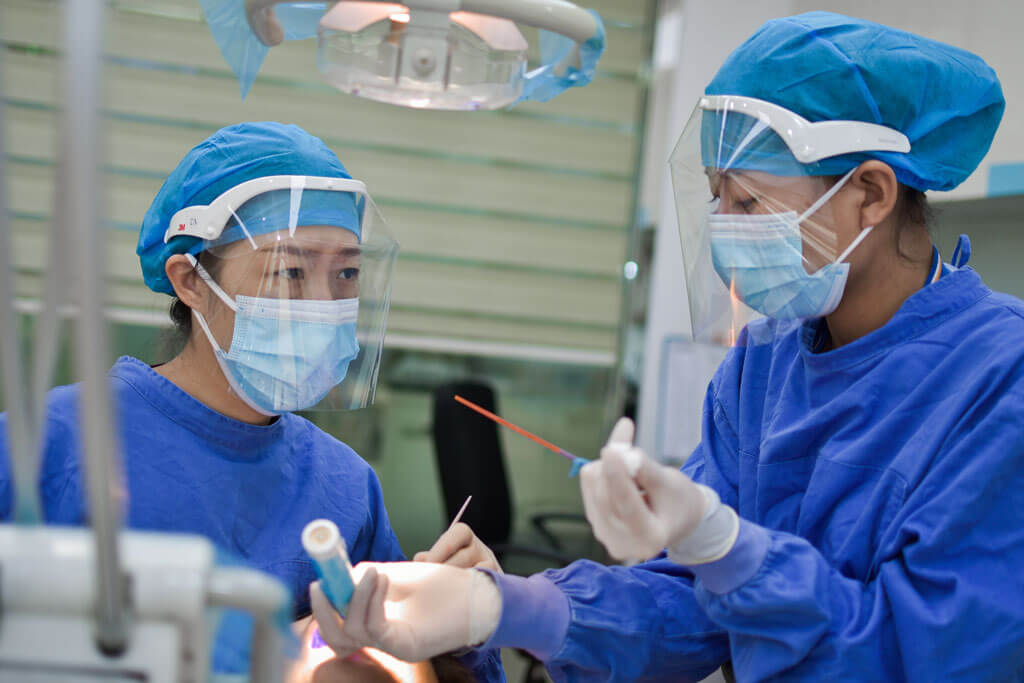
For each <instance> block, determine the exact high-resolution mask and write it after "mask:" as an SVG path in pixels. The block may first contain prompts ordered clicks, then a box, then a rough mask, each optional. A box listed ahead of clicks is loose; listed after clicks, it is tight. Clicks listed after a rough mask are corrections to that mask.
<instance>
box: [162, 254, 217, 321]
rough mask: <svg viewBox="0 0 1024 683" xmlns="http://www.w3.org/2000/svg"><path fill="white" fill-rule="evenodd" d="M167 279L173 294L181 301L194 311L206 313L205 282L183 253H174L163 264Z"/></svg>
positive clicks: (206, 291)
mask: <svg viewBox="0 0 1024 683" xmlns="http://www.w3.org/2000/svg"><path fill="white" fill-rule="evenodd" d="M164 272H165V273H167V279H168V280H170V281H171V286H172V287H174V294H175V296H177V297H178V298H179V299H181V302H182V303H183V304H185V305H186V306H188V307H189V308H191V309H192V310H194V311H199V312H200V313H203V314H205V313H206V295H207V293H208V290H207V288H206V283H204V282H203V281H202V278H200V277H199V273H197V272H196V269H195V268H194V267H193V266H192V264H191V263H190V262H189V260H188V258H186V257H185V255H184V254H175V255H173V256H171V257H170V258H168V259H167V263H165V264H164Z"/></svg>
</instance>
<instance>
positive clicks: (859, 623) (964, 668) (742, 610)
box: [692, 370, 1024, 681]
mask: <svg viewBox="0 0 1024 683" xmlns="http://www.w3.org/2000/svg"><path fill="white" fill-rule="evenodd" d="M1012 374H1013V375H1015V377H1013V378H1012V379H1009V378H1003V380H1002V381H1000V382H997V383H996V386H993V387H992V388H991V389H990V390H989V391H988V395H979V396H977V397H976V400H974V401H972V403H971V407H970V408H969V409H968V410H967V411H966V412H965V413H964V414H962V415H960V416H959V417H958V419H957V421H956V423H955V424H954V425H953V427H952V429H951V430H950V434H949V436H948V437H947V439H946V442H945V447H944V448H943V449H942V451H941V452H940V453H939V454H937V455H936V456H935V457H934V460H933V462H931V463H928V464H927V467H926V469H925V471H924V474H923V476H922V477H921V478H920V481H919V482H917V483H915V485H914V486H913V487H912V490H909V491H908V492H907V493H906V495H905V497H904V502H903V505H902V507H901V508H900V510H899V512H898V513H897V515H896V517H895V520H894V522H893V524H892V526H891V529H890V530H889V531H887V532H886V534H885V535H884V536H883V540H882V545H881V546H880V556H881V557H882V561H881V562H880V563H879V565H878V568H877V571H874V572H871V574H870V579H869V580H858V579H856V578H853V577H851V576H848V575H845V574H844V573H843V571H842V569H841V568H837V567H835V566H831V565H830V563H829V562H828V561H827V559H826V558H825V557H824V556H823V555H822V554H821V553H820V552H819V551H818V550H817V549H816V548H815V547H814V546H813V545H811V543H809V542H808V541H807V540H806V539H804V538H802V537H799V536H796V535H793V534H790V533H785V532H780V531H775V530H769V529H766V528H764V527H761V526H758V525H756V524H753V523H751V522H749V521H745V520H744V521H742V522H741V530H740V535H739V538H738V541H737V544H736V546H735V547H734V549H733V550H732V551H731V552H730V554H729V555H727V556H726V557H725V558H723V560H720V561H719V562H715V563H711V564H708V565H702V566H696V567H693V568H692V569H693V571H694V573H695V574H696V581H695V596H696V600H697V602H698V603H699V604H700V606H701V607H702V608H703V610H704V611H705V612H706V614H707V615H708V617H710V619H711V620H712V621H713V622H714V623H715V624H716V625H717V626H718V627H720V628H722V629H725V630H726V631H727V632H728V633H729V640H730V645H731V651H732V662H733V667H734V670H735V673H736V676H737V678H738V679H739V680H744V681H760V680H767V679H773V678H777V677H784V678H787V679H790V678H792V679H808V680H810V679H815V680H825V679H829V678H836V679H841V680H851V679H856V680H904V679H907V680H1021V679H1022V678H1024V664H1022V662H1024V581H1022V580H1021V574H1020V571H1021V567H1024V516H1022V511H1024V421H1022V420H1021V415H1022V412H1021V411H1022V406H1024V371H1019V370H1018V371H1017V372H1015V373H1012ZM716 455H718V454H716V453H715V451H714V450H713V449H708V450H705V451H704V452H703V456H704V458H705V461H704V462H703V463H702V468H703V470H704V472H703V474H704V475H705V477H707V476H708V475H713V476H712V478H720V479H727V478H728V472H729V464H728V461H723V460H719V459H717V458H716ZM719 483H721V482H719ZM715 488H716V489H719V488H720V487H719V486H715ZM723 498H725V497H724V496H723Z"/></svg>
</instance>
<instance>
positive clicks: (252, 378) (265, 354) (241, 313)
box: [193, 263, 359, 415]
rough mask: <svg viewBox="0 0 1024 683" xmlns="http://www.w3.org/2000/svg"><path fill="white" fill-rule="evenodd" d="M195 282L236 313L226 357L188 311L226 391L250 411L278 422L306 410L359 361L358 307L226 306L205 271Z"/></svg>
mask: <svg viewBox="0 0 1024 683" xmlns="http://www.w3.org/2000/svg"><path fill="white" fill-rule="evenodd" d="M195 266H196V270H197V272H198V273H199V275H200V277H202V278H203V280H204V281H206V283H207V284H208V285H210V287H211V289H213V291H214V293H216V294H217V296H218V297H220V299H221V300H222V301H224V303H225V304H227V305H228V306H229V307H230V308H231V309H233V310H234V311H235V327H234V331H233V333H232V335H231V347H230V348H229V349H228V351H227V352H226V353H225V352H224V350H223V349H221V348H220V345H219V344H217V340H216V339H214V336H213V334H212V333H211V332H210V328H209V326H208V325H207V324H206V320H205V319H204V318H203V315H202V314H201V313H199V312H198V311H193V314H194V315H195V317H196V320H197V321H198V322H199V325H200V327H202V329H203V332H204V333H205V334H206V338H207V339H208V340H209V341H210V344H211V346H213V352H214V354H215V356H216V357H217V362H218V364H219V365H220V367H221V370H222V371H223V372H224V376H225V377H226V378H227V380H228V383H229V384H230V385H231V388H232V389H233V390H234V391H235V393H237V394H238V395H239V397H241V399H242V400H243V401H245V402H246V404H248V405H249V406H250V407H251V408H252V409H253V410H256V411H257V412H259V413H262V414H265V415H277V414H280V413H284V412H290V411H293V410H303V409H306V408H311V407H313V406H315V405H316V404H317V403H319V402H320V401H321V400H323V398H324V397H325V396H326V395H327V394H328V393H329V392H330V391H331V389H333V388H334V387H335V386H337V385H339V384H341V382H342V381H343V380H344V379H345V375H346V374H347V373H348V366H349V363H351V362H352V361H353V360H354V359H355V358H356V356H358V355H359V344H358V342H357V341H356V321H357V318H358V315H359V299H337V300H303V299H269V298H264V297H249V296H238V297H236V298H235V299H231V297H229V296H228V295H227V294H226V293H225V292H224V290H223V289H221V288H220V286H219V285H217V283H216V282H214V281H213V279H212V278H211V277H210V275H209V274H208V273H207V272H206V270H205V269H203V267H202V266H201V265H199V264H198V263H196V264H195Z"/></svg>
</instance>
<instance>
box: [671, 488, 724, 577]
mask: <svg viewBox="0 0 1024 683" xmlns="http://www.w3.org/2000/svg"><path fill="white" fill-rule="evenodd" d="M697 488H698V489H699V490H700V492H701V494H702V495H703V496H704V514H703V516H702V517H701V520H700V523H699V524H698V525H697V528H696V529H694V530H693V531H692V532H690V533H689V534H688V535H687V536H686V537H685V538H683V539H682V540H680V541H678V542H677V543H675V544H674V545H672V546H670V547H669V548H668V557H669V559H670V560H672V561H673V562H675V563H677V564H684V565H697V564H705V563H708V562H714V561H716V560H720V559H721V558H723V557H725V555H726V554H727V553H728V552H729V551H730V550H731V549H732V547H733V545H734V544H735V543H736V537H737V535H738V534H739V528H740V520H739V516H738V515H737V514H736V511H735V510H733V509H732V508H731V507H729V506H728V505H725V504H723V503H722V501H721V499H720V498H719V497H718V494H717V493H715V491H714V489H711V488H710V487H707V486H704V485H703V484H697Z"/></svg>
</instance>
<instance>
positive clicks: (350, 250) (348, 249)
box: [259, 244, 363, 256]
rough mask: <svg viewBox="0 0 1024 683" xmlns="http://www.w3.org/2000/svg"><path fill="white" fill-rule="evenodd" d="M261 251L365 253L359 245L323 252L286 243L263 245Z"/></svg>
mask: <svg viewBox="0 0 1024 683" xmlns="http://www.w3.org/2000/svg"><path fill="white" fill-rule="evenodd" d="M259 251H262V252H270V251H275V252H283V253H285V254H291V255H293V256H308V255H309V254H311V253H313V254H317V255H323V254H325V253H326V254H327V255H328V256H359V255H360V254H362V253H363V250H362V249H360V248H359V247H342V248H340V249H338V250H336V251H333V252H323V251H318V250H315V249H313V250H311V249H303V248H302V247H294V246H291V245H287V244H284V245H278V244H268V245H267V246H265V247H262V248H261V249H260V250H259Z"/></svg>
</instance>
